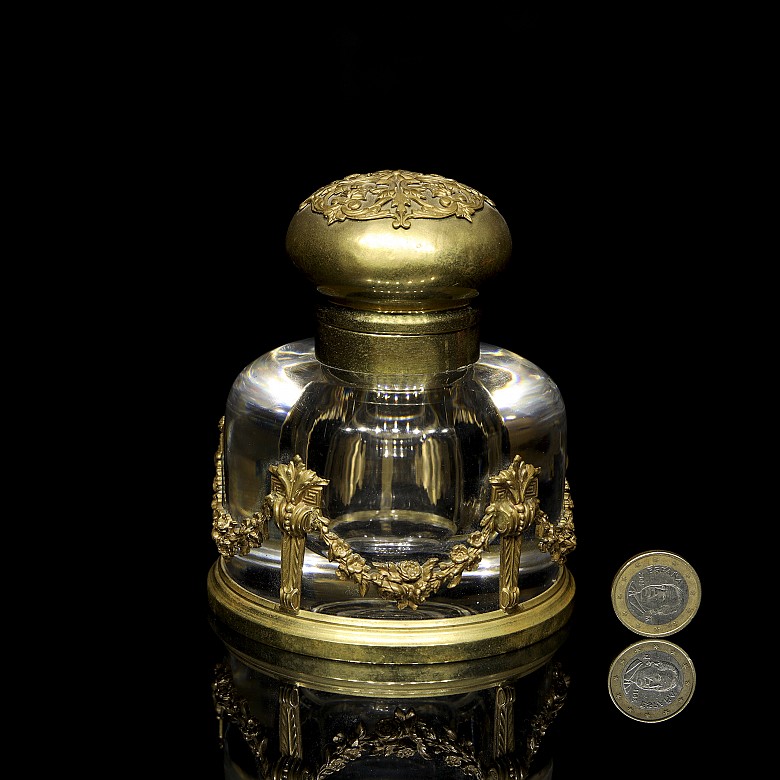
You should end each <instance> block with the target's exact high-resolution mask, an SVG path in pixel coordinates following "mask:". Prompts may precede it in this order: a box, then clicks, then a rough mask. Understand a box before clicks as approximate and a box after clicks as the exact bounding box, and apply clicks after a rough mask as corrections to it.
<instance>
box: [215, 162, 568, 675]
mask: <svg viewBox="0 0 780 780" xmlns="http://www.w3.org/2000/svg"><path fill="white" fill-rule="evenodd" d="M286 247H287V252H288V254H289V256H290V259H291V260H292V262H293V263H295V264H296V265H297V266H298V268H300V269H301V271H302V272H303V273H304V275H305V276H306V277H307V278H308V279H309V280H310V281H311V282H312V283H313V284H314V285H316V288H317V290H318V291H319V292H320V293H321V305H320V306H319V308H318V311H317V326H316V333H315V335H314V337H313V338H310V339H305V340H302V341H297V342H293V343H289V344H284V345H282V346H280V347H279V348H277V349H274V350H272V351H270V352H268V353H266V354H264V355H262V356H260V357H259V358H257V359H256V360H254V361H253V362H252V363H250V364H249V365H248V366H246V367H245V368H244V369H243V370H242V371H241V372H240V373H239V374H238V376H237V378H236V380H235V382H234V384H233V386H232V388H231V390H230V393H229V395H228V398H227V404H226V408H225V413H224V416H223V417H222V419H221V420H220V423H219V430H218V436H219V440H218V446H217V451H216V456H215V463H216V477H215V480H214V501H213V505H212V509H213V529H212V537H213V539H214V541H215V543H216V547H217V551H218V558H217V560H216V562H215V563H214V565H213V566H212V567H211V570H210V572H209V575H208V587H207V591H208V599H209V604H210V607H211V610H212V612H213V614H214V615H215V617H216V619H217V620H218V621H219V622H220V624H223V625H225V626H227V627H228V629H229V631H230V632H231V633H233V634H236V635H238V636H243V637H246V638H247V639H248V640H250V641H252V642H258V643H261V644H262V645H263V646H264V647H268V648H270V649H271V650H272V651H278V652H279V653H283V654H284V655H285V657H286V658H288V661H287V662H286V663H288V664H291V665H293V666H295V665H296V664H298V665H299V666H300V669H299V671H303V672H305V671H306V670H311V669H313V668H315V667H316V664H317V661H318V660H325V661H328V662H330V661H334V662H346V664H347V665H348V669H349V671H348V672H344V674H345V676H346V677H348V678H349V679H350V680H351V683H350V684H355V683H359V682H360V681H361V680H365V681H366V682H371V681H372V680H378V679H381V680H383V681H384V682H385V683H388V684H389V683H390V682H392V683H393V684H404V683H410V684H419V683H420V682H421V678H420V675H421V674H423V673H424V674H425V675H427V677H426V680H427V681H429V680H430V679H431V675H433V677H436V676H437V674H438V675H439V676H441V678H442V679H450V678H451V676H452V674H453V673H454V672H453V671H452V670H453V669H455V668H457V669H458V670H459V671H457V674H465V675H468V672H467V671H463V670H465V669H467V668H468V667H469V662H473V661H474V660H475V659H485V658H488V657H494V656H496V655H499V654H503V653H512V652H515V651H518V650H520V649H522V648H527V647H528V646H530V645H533V644H534V643H537V642H540V641H542V640H545V639H546V638H548V637H550V636H551V635H553V634H555V633H556V632H558V631H559V630H560V629H561V628H562V627H563V626H564V625H565V624H566V622H567V620H568V618H569V616H570V614H571V610H572V607H573V598H574V591H575V586H574V581H573V578H572V576H571V574H570V572H569V571H568V569H567V568H566V556H567V555H568V554H569V553H570V552H571V551H572V550H573V549H574V548H575V545H576V541H575V535H574V526H573V519H572V501H571V497H570V494H569V486H568V483H567V480H566V463H567V454H566V436H567V431H566V412H565V407H564V403H563V400H562V397H561V393H560V392H559V390H558V387H557V386H556V384H555V383H554V382H553V380H552V379H551V378H550V377H549V376H548V375H547V374H546V373H545V372H544V371H543V370H542V369H540V368H539V367H537V366H536V365H534V364H532V363H531V362H529V361H528V360H526V359H524V358H522V357H520V356H519V355H516V354H514V353H512V352H510V351H507V350H506V349H502V348H501V347H497V346H494V345H492V344H487V343H483V342H481V341H480V336H479V329H478V310H477V309H476V308H475V307H474V306H472V303H473V299H474V297H475V296H476V295H477V294H478V289H479V286H480V284H482V283H483V282H484V281H485V280H487V279H489V278H491V277H493V276H494V275H495V274H498V273H500V272H501V271H502V269H504V267H505V266H506V264H507V262H508V261H509V259H510V257H511V254H512V241H511V236H510V233H509V229H508V227H507V224H506V222H505V221H504V219H503V217H502V216H501V214H500V213H499V211H498V210H497V209H496V206H495V204H494V203H493V202H492V201H491V200H490V199H489V198H487V197H485V196H484V195H482V194H481V193H479V192H478V191H476V190H474V189H473V188H471V187H468V186H465V185H463V184H460V183H458V182H457V181H454V180H453V179H449V178H445V177H443V176H438V175H429V174H420V173H413V172H410V171H404V170H385V171H379V172H375V173H370V174H355V175H351V176H347V177H345V178H344V179H342V180H339V181H334V182H332V183H331V184H328V185H326V186H324V187H322V188H321V189H319V190H318V191H317V192H315V193H314V194H313V195H311V196H310V197H308V198H306V200H304V201H303V203H302V204H301V206H300V207H299V210H298V211H297V213H296V214H295V215H294V216H293V217H292V220H291V222H290V224H289V227H288V231H287V240H286ZM296 659H297V660H296ZM452 664H454V666H453V665H452ZM472 665H473V664H472ZM423 669H424V670H425V672H423V671H422V670H423ZM432 670H433V671H432ZM436 670H439V671H438V672H437V671H436Z"/></svg>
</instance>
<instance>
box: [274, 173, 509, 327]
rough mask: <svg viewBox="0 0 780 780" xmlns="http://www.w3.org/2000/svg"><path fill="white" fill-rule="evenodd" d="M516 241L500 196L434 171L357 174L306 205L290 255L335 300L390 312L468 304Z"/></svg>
mask: <svg viewBox="0 0 780 780" xmlns="http://www.w3.org/2000/svg"><path fill="white" fill-rule="evenodd" d="M511 251H512V240H511V237H510V234H509V228H508V227H507V224H506V222H505V221H504V218H503V217H502V216H501V214H500V213H499V212H498V211H497V210H496V207H495V205H494V203H493V202H492V201H491V200H490V199H489V198H486V197H485V196H484V195H482V194H481V193H480V192H477V190H475V189H473V188H471V187H467V186H466V185H464V184H460V183H459V182H457V181H455V180H454V179H448V178H445V177H444V176H438V175H435V174H422V173H413V172H411V171H403V170H386V171H378V172H376V173H366V174H353V175H351V176H347V177H346V178H344V179H341V180H339V181H334V182H332V183H331V184H328V185H327V186H325V187H322V188H321V189H319V190H317V192H315V193H314V194H313V195H311V196H310V197H308V198H306V200H304V201H303V203H301V205H300V208H299V210H298V212H297V213H296V214H295V216H294V217H293V219H292V221H291V222H290V225H289V228H288V231H287V252H288V254H289V256H290V259H291V260H292V261H293V262H294V263H295V264H296V265H297V266H298V267H299V268H300V269H301V270H302V271H303V272H304V274H305V275H306V277H307V278H309V279H310V280H311V281H312V282H313V283H314V284H315V285H316V287H317V289H318V290H319V291H320V292H322V293H323V294H324V295H326V296H327V297H328V298H329V299H330V300H332V301H333V302H334V303H338V304H341V305H342V306H349V307H351V308H355V309H369V310H373V311H382V312H404V311H417V312H420V311H434V310H437V309H449V308H453V307H458V306H462V305H464V303H466V302H467V301H468V300H469V299H470V298H472V297H474V296H475V295H477V290H478V288H479V286H480V284H481V283H482V282H483V281H484V280H486V279H488V278H490V277H491V276H493V275H494V274H496V273H497V272H499V271H500V270H501V269H503V267H504V266H505V265H506V263H507V261H508V260H509V257H510V254H511Z"/></svg>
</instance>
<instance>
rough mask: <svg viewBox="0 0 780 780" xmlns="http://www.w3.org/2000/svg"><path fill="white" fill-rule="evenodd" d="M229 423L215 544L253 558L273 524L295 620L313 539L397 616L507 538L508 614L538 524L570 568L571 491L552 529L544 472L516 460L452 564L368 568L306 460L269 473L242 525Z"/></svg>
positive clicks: (545, 542)
mask: <svg viewBox="0 0 780 780" xmlns="http://www.w3.org/2000/svg"><path fill="white" fill-rule="evenodd" d="M223 429H224V418H223V419H222V420H220V443H219V449H218V450H217V454H216V456H215V462H216V465H217V475H216V477H215V480H214V491H215V493H214V499H213V501H212V511H213V518H214V520H213V531H212V537H213V538H214V540H215V542H216V543H217V548H218V550H219V552H220V554H221V555H222V556H223V557H225V558H230V557H232V556H235V555H246V554H247V553H248V552H249V550H250V549H252V548H254V547H260V546H261V545H262V543H263V542H264V541H265V539H267V538H268V522H269V520H273V521H274V523H275V524H276V526H277V527H278V528H279V531H280V532H281V536H282V542H281V564H282V571H281V587H280V589H279V599H280V607H281V609H282V610H284V611H286V612H290V613H292V614H296V613H297V612H298V611H299V610H300V602H301V579H302V572H303V558H304V555H305V551H306V537H307V536H308V535H309V534H316V535H317V536H319V538H320V540H321V541H322V542H323V543H324V544H325V545H326V547H327V550H328V560H330V561H332V562H335V563H336V564H337V568H336V576H337V577H338V578H339V579H341V580H351V581H353V582H354V583H356V584H357V586H358V589H359V592H360V595H361V596H364V595H365V594H366V593H367V592H368V588H369V586H372V585H373V586H374V587H376V589H377V591H378V593H379V595H380V596H381V597H382V598H383V599H387V600H394V601H395V602H396V606H397V607H398V609H406V608H407V607H408V608H410V609H413V610H414V609H417V608H418V607H419V606H420V605H422V604H423V603H424V602H425V601H426V600H427V599H428V598H429V597H430V596H432V595H433V594H435V593H436V592H437V591H439V590H440V589H441V588H442V587H447V588H454V587H455V586H456V585H458V583H459V582H460V581H461V578H462V576H463V573H464V572H466V571H473V570H474V569H476V568H477V567H478V566H479V564H480V562H481V560H482V554H483V552H484V551H485V550H487V548H488V546H489V545H490V543H491V541H492V540H493V539H494V538H495V537H496V536H498V538H499V539H500V544H501V547H500V561H499V577H500V592H499V605H500V607H501V609H502V610H504V611H505V612H510V611H512V610H515V609H518V608H519V607H520V606H521V605H520V587H519V569H520V554H521V551H522V540H523V532H524V531H525V530H526V529H527V528H529V527H530V526H531V525H532V524H533V523H536V525H537V537H538V544H539V547H540V549H542V550H544V551H546V552H549V553H550V555H551V557H552V558H553V560H555V561H556V562H559V563H561V564H562V563H563V562H564V561H565V557H566V554H567V553H568V552H570V551H571V550H572V549H574V547H575V545H576V541H575V538H574V525H573V522H572V502H571V497H570V496H569V491H568V483H567V484H566V494H565V495H566V500H565V502H564V509H565V511H564V514H563V516H562V518H561V521H560V523H559V524H557V525H555V524H553V523H551V522H550V521H549V519H548V517H547V515H546V514H545V512H544V511H543V510H542V509H541V508H540V506H539V498H538V489H539V484H538V474H539V471H540V469H539V468H538V467H536V466H533V465H531V464H528V463H526V462H525V461H524V460H523V459H522V458H521V457H520V456H519V455H516V456H515V457H514V459H513V460H512V463H511V464H510V465H509V467H508V468H506V469H502V470H501V471H500V472H499V473H498V474H497V475H495V476H493V477H490V485H491V500H490V503H489V504H488V506H487V508H486V510H485V514H484V515H483V516H482V519H481V520H480V527H479V530H476V531H473V532H472V533H471V534H470V535H469V536H468V538H467V544H456V545H454V546H453V547H452V548H451V549H450V550H449V553H448V558H447V559H446V560H442V559H439V558H428V559H427V560H426V561H424V562H423V563H419V562H418V561H415V560H401V561H390V562H385V563H379V562H373V563H371V562H369V561H367V560H366V559H365V558H364V557H363V556H362V555H360V554H359V553H358V552H356V551H355V550H353V549H352V547H351V546H350V545H349V544H348V543H347V542H346V541H345V540H344V539H342V538H341V537H340V536H338V534H336V533H335V532H333V531H332V530H331V529H330V522H331V521H330V519H329V518H328V517H326V516H325V515H324V514H323V512H322V491H323V489H324V488H325V487H326V486H327V485H328V484H329V480H327V479H323V478H322V477H320V476H319V475H318V474H317V473H316V472H315V471H313V470H312V469H309V468H307V467H306V465H305V464H304V462H303V459H302V458H301V457H300V455H295V456H294V457H293V459H292V461H290V462H289V463H281V464H276V465H272V466H270V468H269V470H270V472H271V490H270V492H269V493H268V494H267V495H266V496H265V498H264V500H263V503H262V506H261V508H260V510H259V511H258V512H255V513H254V514H253V515H252V517H251V518H250V519H249V520H248V521H247V522H246V523H244V524H242V523H239V522H238V521H236V520H235V519H234V518H233V517H231V515H230V513H229V512H228V510H227V509H226V507H225V483H224V474H223V447H224V430H223Z"/></svg>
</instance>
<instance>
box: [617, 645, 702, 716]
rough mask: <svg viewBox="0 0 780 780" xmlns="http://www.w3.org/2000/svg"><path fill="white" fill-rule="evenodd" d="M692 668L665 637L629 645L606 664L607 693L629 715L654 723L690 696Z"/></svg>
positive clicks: (678, 708)
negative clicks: (609, 663)
mask: <svg viewBox="0 0 780 780" xmlns="http://www.w3.org/2000/svg"><path fill="white" fill-rule="evenodd" d="M695 687H696V672H695V670H694V668H693V663H692V662H691V659H690V658H689V657H688V655H687V654H686V653H685V651H684V650H682V649H681V648H680V647H678V646H677V645H675V644H673V643H672V642H669V641H667V640H665V639H643V640H642V641H641V642H637V643H636V644H633V645H630V646H629V647H627V648H626V649H625V650H623V652H622V653H620V654H619V655H618V656H617V658H615V660H614V661H613V662H612V665H611V666H610V668H609V695H610V697H611V698H612V701H613V702H614V703H615V706H617V708H618V709H619V710H620V711H621V712H623V714H624V715H627V716H628V717H629V718H633V719H634V720H638V721H641V722H642V723H658V722H660V721H663V720H669V718H672V717H674V716H675V715H677V714H678V713H679V712H680V711H681V710H682V709H683V708H684V707H685V706H686V705H687V704H688V702H689V701H690V700H691V696H692V695H693V691H694V688H695Z"/></svg>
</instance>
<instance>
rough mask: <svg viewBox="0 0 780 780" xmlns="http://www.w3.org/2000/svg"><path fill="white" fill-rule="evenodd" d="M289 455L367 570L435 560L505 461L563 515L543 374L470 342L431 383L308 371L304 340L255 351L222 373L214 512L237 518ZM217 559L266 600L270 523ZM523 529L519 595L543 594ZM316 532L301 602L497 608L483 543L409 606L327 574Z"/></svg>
mask: <svg viewBox="0 0 780 780" xmlns="http://www.w3.org/2000/svg"><path fill="white" fill-rule="evenodd" d="M296 455H298V456H300V458H301V459H302V461H303V462H304V463H305V464H306V467H307V468H309V469H312V470H314V471H315V472H316V473H317V475H318V476H319V477H321V478H323V479H325V480H328V483H327V485H326V486H325V487H324V489H323V491H322V505H321V510H322V514H323V515H324V516H326V517H327V518H328V519H329V529H330V531H332V532H333V533H335V534H337V535H338V537H340V539H342V540H344V542H346V543H347V544H348V545H349V547H350V548H351V549H352V550H353V551H354V552H356V553H358V554H359V555H361V556H363V557H364V558H365V559H366V560H367V561H370V562H371V563H372V564H375V565H382V564H384V565H387V564H391V563H392V562H396V563H397V562H399V561H414V562H417V563H418V564H420V565H421V566H422V565H423V564H424V563H425V562H426V561H430V560H432V559H438V560H446V559H447V557H448V555H449V554H450V551H451V550H452V548H453V547H454V546H455V545H467V544H468V543H469V539H470V538H473V537H472V535H473V533H474V532H475V531H478V530H479V528H480V521H481V519H482V517H483V515H484V513H485V510H486V508H487V506H488V504H489V503H490V500H491V484H490V477H492V476H496V475H497V474H498V473H499V471H500V470H502V469H505V468H507V467H508V466H509V465H510V463H511V462H512V459H513V458H514V457H515V456H516V455H520V456H521V458H522V459H523V460H524V461H525V462H526V463H529V464H531V465H533V466H536V467H538V468H539V474H538V491H539V492H538V497H539V502H540V509H541V510H543V511H544V512H545V513H546V515H547V517H548V518H549V520H550V521H551V522H558V520H559V519H560V516H561V513H562V510H563V498H564V488H565V468H566V412H565V407H564V404H563V400H562V397H561V394H560V392H559V390H558V387H557V386H556V385H555V383H554V382H553V381H552V379H551V378H550V377H549V376H548V375H547V374H546V373H545V372H544V371H542V370H541V369H540V368H539V367H538V366H536V365H534V364H532V363H531V362H529V361H528V360H526V359H524V358H522V357H520V356H519V355H516V354H514V353H512V352H509V351H507V350H504V349H501V348H499V347H495V346H493V345H490V344H485V343H482V344H480V357H479V360H478V361H477V362H476V363H474V364H473V365H471V366H467V367H465V368H463V369H460V370H458V371H453V372H450V373H445V374H438V375H431V376H422V375H420V376H403V377H387V376H384V377H380V376H376V375H370V374H355V373H344V372H340V371H337V370H334V369H331V368H329V367H327V366H324V365H322V364H321V363H320V362H319V361H318V360H317V358H316V357H315V352H314V340H313V339H306V340H302V341H298V342H294V343H291V344H286V345H284V346H281V347H279V348H278V349H275V350H273V351H271V352H268V353H266V354H265V355H262V356H261V357H259V358H258V359H256V360H255V361H253V362H252V363H251V364H250V365H248V366H247V367H246V368H245V369H244V370H243V371H242V372H241V373H240V374H239V375H238V377H237V378H236V380H235V382H234V384H233V387H232V389H231V391H230V393H229V396H228V400H227V406H226V413H225V448H224V467H225V483H226V492H227V508H228V510H229V511H230V513H231V515H232V516H233V518H234V519H236V520H238V521H246V520H247V519H249V518H251V517H252V515H253V514H254V513H255V512H257V511H259V510H260V508H261V506H262V503H263V500H264V498H265V496H266V494H267V493H268V492H269V490H270V476H271V475H270V471H269V468H270V467H271V466H272V465H276V464H279V463H289V462H290V461H291V460H292V459H293V457H294V456H296ZM268 532H269V538H268V539H266V540H265V541H264V542H263V544H262V546H261V547H259V548H255V549H253V550H252V551H251V552H250V553H249V554H248V555H244V556H235V557H233V558H231V559H229V560H228V561H227V571H228V573H229V575H230V576H231V577H232V578H233V579H234V580H235V581H236V582H238V584H240V585H241V586H242V587H244V588H246V589H247V590H249V591H251V592H254V593H257V594H258V595H261V596H264V597H266V598H269V599H278V597H279V587H280V579H281V575H280V562H281V556H280V541H281V532H280V530H279V529H278V528H277V527H276V526H275V524H274V523H273V522H270V523H269V527H268ZM534 533H535V529H534V528H533V527H530V528H528V529H526V531H525V532H524V540H523V545H522V553H521V556H520V581H519V585H520V588H521V600H525V599H528V598H531V597H533V596H536V595H538V594H539V593H541V592H542V591H544V590H545V589H547V588H549V587H551V586H552V585H553V584H554V583H555V581H556V579H557V577H558V576H559V574H560V567H559V566H558V564H556V563H554V562H553V561H551V559H550V556H549V554H547V553H545V552H542V551H541V550H540V549H539V548H538V546H537V544H536V543H535V539H534ZM335 569H336V563H335V562H333V561H329V560H328V550H327V547H326V545H325V544H324V543H323V541H322V539H321V538H320V537H319V536H318V535H317V534H310V535H309V536H308V537H307V542H306V553H305V558H304V562H303V581H302V588H301V608H302V609H309V610H317V611H322V612H327V613H331V614H339V615H342V616H354V617H363V618H365V617H369V618H393V617H395V618H403V619H408V618H426V617H431V618H440V617H453V616H457V615H463V614H474V613H478V612H485V611H490V610H494V609H497V608H498V591H499V586H498V575H499V546H498V543H497V540H495V539H494V540H493V541H492V543H491V544H490V546H489V547H488V548H487V549H486V550H485V551H484V552H483V553H482V555H481V560H480V562H479V565H478V566H477V567H476V568H475V569H474V570H472V571H465V572H464V573H463V576H462V579H461V580H460V581H459V582H458V583H457V585H456V586H454V587H451V588H448V587H442V588H441V589H440V590H438V591H437V592H436V593H435V594H433V595H432V596H431V597H429V598H428V599H427V600H426V601H425V602H424V603H423V604H421V605H420V606H419V607H418V608H415V609H414V610H409V609H401V610H399V609H398V607H397V605H396V603H395V602H393V601H392V600H390V601H388V600H386V599H382V598H380V597H379V596H378V595H377V593H375V592H372V591H371V590H369V591H368V592H367V593H365V594H363V595H361V594H360V592H359V588H358V585H357V584H356V583H355V582H353V581H351V580H349V579H347V580H343V579H339V578H338V577H337V576H336V573H335Z"/></svg>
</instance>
